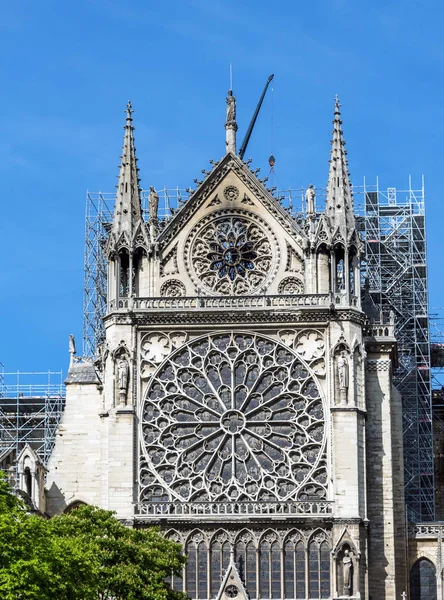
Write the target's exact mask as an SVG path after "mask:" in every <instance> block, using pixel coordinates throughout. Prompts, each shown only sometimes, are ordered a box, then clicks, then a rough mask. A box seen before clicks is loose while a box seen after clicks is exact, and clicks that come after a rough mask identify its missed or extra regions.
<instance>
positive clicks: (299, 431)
mask: <svg viewBox="0 0 444 600" xmlns="http://www.w3.org/2000/svg"><path fill="white" fill-rule="evenodd" d="M156 335H157V334H156ZM155 343H156V348H157V349H158V350H156V352H160V353H164V354H165V355H166V354H168V350H169V340H168V339H167V338H166V337H165V338H162V337H161V336H160V339H156V340H155ZM146 344H147V342H145V346H146ZM141 439H142V440H143V442H142V452H143V459H142V465H141V474H140V477H141V482H142V490H141V498H140V499H141V502H146V501H150V500H152V498H153V496H156V497H157V498H158V499H159V500H163V501H172V500H175V499H177V500H182V501H187V500H200V501H227V500H237V501H243V500H248V501H267V500H270V501H276V500H288V499H295V500H315V499H317V500H322V499H325V498H326V495H327V489H326V484H327V471H326V464H325V453H326V432H325V426H324V406H323V401H322V399H321V397H320V393H319V389H318V386H317V383H316V381H315V379H314V377H313V375H312V374H311V373H310V372H309V370H308V369H307V368H306V367H305V366H304V363H303V362H302V360H301V359H300V358H299V357H298V356H297V354H296V353H295V352H294V351H293V350H291V349H290V348H288V347H286V346H284V345H283V344H281V343H279V342H276V341H274V340H272V339H270V338H266V337H264V336H261V335H255V334H252V333H229V332H226V333H220V334H212V335H205V336H203V337H201V338H197V339H195V340H193V341H191V342H189V343H187V344H185V345H183V346H182V347H181V348H179V349H178V350H176V351H175V352H173V353H172V354H170V355H169V356H168V357H167V358H166V360H165V361H164V362H163V363H162V364H161V366H160V367H159V369H158V370H157V371H156V373H155V375H154V377H153V378H152V379H151V380H150V382H149V384H148V388H147V391H146V394H145V400H144V403H143V407H142V414H141Z"/></svg>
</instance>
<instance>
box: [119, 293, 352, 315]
mask: <svg viewBox="0 0 444 600" xmlns="http://www.w3.org/2000/svg"><path fill="white" fill-rule="evenodd" d="M336 300H337V302H336ZM344 302H345V298H344V297H343V296H340V295H339V296H337V297H336V295H335V296H333V295H330V294H298V295H275V296H178V297H175V298H164V297H162V298H127V297H125V298H119V299H118V300H117V301H115V300H113V301H111V302H110V303H109V307H108V308H109V311H110V312H112V311H114V310H116V309H117V310H122V309H123V310H136V311H144V310H154V311H155V310H162V311H165V310H175V311H176V310H182V311H183V310H186V311H188V310H198V311H202V310H204V311H211V310H221V309H222V310H245V309H248V310H254V309H259V310H267V309H268V310H273V309H276V308H285V309H301V308H313V307H321V308H327V307H329V306H331V305H332V304H336V305H339V306H345V304H344ZM348 306H357V298H356V297H354V296H353V297H352V298H351V299H350V303H349V304H348Z"/></svg>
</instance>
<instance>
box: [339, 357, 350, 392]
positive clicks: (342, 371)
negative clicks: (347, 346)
mask: <svg viewBox="0 0 444 600" xmlns="http://www.w3.org/2000/svg"><path fill="white" fill-rule="evenodd" d="M338 377H339V389H341V390H347V388H348V361H347V358H346V356H345V352H342V354H341V355H340V356H339V357H338Z"/></svg>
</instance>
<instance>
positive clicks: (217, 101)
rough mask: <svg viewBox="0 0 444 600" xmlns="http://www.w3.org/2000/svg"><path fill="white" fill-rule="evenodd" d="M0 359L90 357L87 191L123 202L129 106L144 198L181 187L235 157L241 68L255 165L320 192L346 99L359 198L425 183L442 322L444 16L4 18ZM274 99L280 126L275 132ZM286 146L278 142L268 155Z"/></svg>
mask: <svg viewBox="0 0 444 600" xmlns="http://www.w3.org/2000/svg"><path fill="white" fill-rule="evenodd" d="M0 9H1V19H0V56H1V61H0V73H1V81H2V93H1V95H0V104H1V107H0V108H1V110H0V130H1V135H0V177H1V180H2V185H1V188H2V198H1V203H2V209H1V214H0V235H1V240H2V246H3V261H2V268H1V275H2V276H1V296H0V298H1V315H2V316H1V324H0V361H1V362H3V363H4V364H5V367H6V370H8V371H15V370H16V369H20V370H33V371H40V370H47V369H54V370H55V369H63V370H65V371H66V367H67V364H68V352H67V350H68V335H69V334H70V333H74V334H75V335H76V338H77V340H78V346H79V347H81V332H82V296H83V237H84V212H85V193H86V190H87V189H89V190H99V189H100V190H104V191H113V190H114V185H115V183H116V179H115V176H116V174H117V166H118V164H119V155H120V150H121V144H122V135H123V129H122V126H123V123H124V113H123V110H124V108H125V105H126V102H127V100H128V99H131V101H132V103H133V106H134V108H135V111H136V112H135V114H134V124H135V126H136V131H135V135H136V143H137V152H138V156H139V166H140V169H141V178H142V184H143V186H144V187H145V188H147V187H149V186H150V185H154V186H156V187H164V186H167V187H176V186H179V187H181V188H186V187H189V186H190V185H192V182H193V179H194V178H195V177H198V178H199V177H200V175H201V169H203V168H207V167H208V160H209V159H215V160H217V159H219V158H220V157H221V155H222V154H223V152H224V129H223V123H224V113H225V95H226V91H227V87H228V83H229V79H228V73H229V64H230V62H231V63H232V64H233V83H234V90H235V94H236V97H237V102H238V122H239V133H240V137H241V138H242V134H243V133H244V131H245V129H246V127H247V125H248V122H249V119H250V117H251V114H252V112H253V110H254V108H255V105H256V102H257V100H258V96H259V94H260V92H261V90H262V87H263V85H264V83H265V80H266V78H267V76H268V75H269V74H270V73H275V81H274V82H273V90H274V91H273V94H272V95H271V94H270V95H269V96H268V97H267V99H266V101H265V103H264V107H263V110H262V113H261V115H260V117H259V120H258V123H257V126H256V129H255V131H254V134H253V138H252V141H251V143H250V147H249V149H248V152H247V154H248V156H251V157H252V158H253V166H255V167H262V172H261V175H264V174H267V172H268V165H267V160H268V156H269V155H270V152H271V150H272V151H273V153H274V154H275V156H276V159H277V161H276V174H277V177H278V178H279V183H280V184H281V185H282V186H283V187H284V188H289V187H301V186H306V185H308V183H310V182H313V183H315V185H317V186H324V185H325V184H326V180H327V174H328V155H329V148H330V146H329V140H330V135H331V119H332V112H333V97H334V95H335V94H336V93H337V94H339V96H340V99H341V102H342V105H343V107H342V115H343V120H344V133H345V137H346V140H347V148H348V152H349V161H350V170H351V174H352V179H353V182H354V183H355V184H360V183H361V182H362V180H363V177H364V176H366V178H367V181H368V182H374V181H375V180H376V176H379V182H380V186H381V187H382V188H384V187H387V186H393V187H397V188H406V187H407V186H408V176H409V175H411V176H412V183H413V185H414V186H415V187H418V186H420V184H421V175H422V174H424V176H425V184H426V202H427V220H428V252H429V277H430V294H431V299H430V304H431V306H443V305H444V300H443V294H444V278H443V268H442V256H443V250H442V248H443V244H442V233H441V229H442V224H443V216H444V209H443V198H442V187H443V183H442V172H443V165H444V144H443V140H444V83H443V82H444V77H443V70H444V41H443V36H442V23H443V19H444V5H443V4H442V3H440V2H438V1H433V2H431V1H427V0H422V1H421V2H419V1H412V0H403V2H399V0H398V1H391V0H384V1H381V0H375V1H373V2H356V1H355V0H325V1H314V2H299V1H295V0H289V1H288V0H281V1H278V2H268V1H264V0H254V1H252V0H245V1H243V2H240V1H239V0H237V1H235V0H224V1H223V2H222V1H220V2H219V1H218V0H181V1H179V0H170V1H164V2H152V1H151V0H145V1H142V0H126V1H125V2H123V1H122V0H120V1H118V0H90V1H87V0H76V2H60V1H53V0H40V1H39V2H35V0H17V1H16V2H1V3H0ZM271 96H273V106H274V111H273V114H274V118H273V121H274V127H273V131H274V133H273V136H272V134H271V129H272V128H271V114H272V106H271ZM272 138H273V143H272Z"/></svg>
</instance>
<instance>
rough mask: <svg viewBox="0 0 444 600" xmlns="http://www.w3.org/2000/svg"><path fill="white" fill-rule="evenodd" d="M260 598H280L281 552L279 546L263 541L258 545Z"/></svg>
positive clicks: (275, 543)
mask: <svg viewBox="0 0 444 600" xmlns="http://www.w3.org/2000/svg"><path fill="white" fill-rule="evenodd" d="M259 563H260V597H261V598H280V597H281V551H280V548H279V544H278V543H277V542H273V543H272V544H269V543H268V542H266V541H264V542H262V543H261V545H260V559H259Z"/></svg>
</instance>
